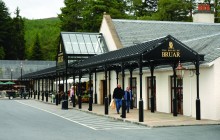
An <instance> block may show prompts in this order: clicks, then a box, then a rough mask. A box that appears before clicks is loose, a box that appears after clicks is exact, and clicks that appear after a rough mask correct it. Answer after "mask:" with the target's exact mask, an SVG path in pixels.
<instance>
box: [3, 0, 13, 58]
mask: <svg viewBox="0 0 220 140" xmlns="http://www.w3.org/2000/svg"><path fill="white" fill-rule="evenodd" d="M11 32H12V19H11V17H10V14H9V13H8V8H7V7H6V6H5V3H4V2H3V1H2V0H0V47H1V52H0V57H1V58H2V59H3V58H4V59H10V56H11V55H10V52H11V51H12V50H13V49H12V38H11Z"/></svg>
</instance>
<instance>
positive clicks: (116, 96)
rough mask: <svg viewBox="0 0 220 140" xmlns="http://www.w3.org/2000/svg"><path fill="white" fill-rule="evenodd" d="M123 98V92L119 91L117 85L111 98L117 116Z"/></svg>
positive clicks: (119, 86) (119, 88)
mask: <svg viewBox="0 0 220 140" xmlns="http://www.w3.org/2000/svg"><path fill="white" fill-rule="evenodd" d="M123 96H124V91H123V90H122V89H121V85H120V84H118V85H117V87H116V88H115V89H114V92H113V98H114V100H115V103H116V110H117V113H118V114H119V110H120V108H121V105H122V101H121V99H122V97H123Z"/></svg>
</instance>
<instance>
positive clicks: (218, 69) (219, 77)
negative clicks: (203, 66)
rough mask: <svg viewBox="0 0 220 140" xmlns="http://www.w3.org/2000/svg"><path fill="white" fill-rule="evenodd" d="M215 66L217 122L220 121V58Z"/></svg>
mask: <svg viewBox="0 0 220 140" xmlns="http://www.w3.org/2000/svg"><path fill="white" fill-rule="evenodd" d="M214 62H215V65H214V75H215V77H214V78H215V102H216V104H215V105H216V106H214V109H215V110H216V116H215V118H214V119H215V120H220V58H218V59H217V60H216V61H214Z"/></svg>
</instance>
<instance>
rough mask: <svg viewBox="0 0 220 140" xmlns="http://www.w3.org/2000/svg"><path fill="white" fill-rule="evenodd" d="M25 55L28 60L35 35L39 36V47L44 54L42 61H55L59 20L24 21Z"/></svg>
mask: <svg viewBox="0 0 220 140" xmlns="http://www.w3.org/2000/svg"><path fill="white" fill-rule="evenodd" d="M24 24H25V41H26V43H25V48H26V51H25V54H26V58H27V59H30V56H31V55H32V48H33V46H34V43H35V40H36V35H37V34H38V35H39V40H40V45H41V48H42V52H43V54H44V56H43V59H44V60H55V55H56V49H57V46H58V43H59V34H60V20H59V18H47V19H37V20H28V19H25V23H24Z"/></svg>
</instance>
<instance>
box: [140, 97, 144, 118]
mask: <svg viewBox="0 0 220 140" xmlns="http://www.w3.org/2000/svg"><path fill="white" fill-rule="evenodd" d="M143 106H144V103H143V100H142V99H140V101H139V122H144V108H143Z"/></svg>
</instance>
